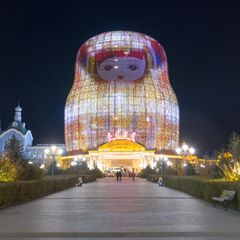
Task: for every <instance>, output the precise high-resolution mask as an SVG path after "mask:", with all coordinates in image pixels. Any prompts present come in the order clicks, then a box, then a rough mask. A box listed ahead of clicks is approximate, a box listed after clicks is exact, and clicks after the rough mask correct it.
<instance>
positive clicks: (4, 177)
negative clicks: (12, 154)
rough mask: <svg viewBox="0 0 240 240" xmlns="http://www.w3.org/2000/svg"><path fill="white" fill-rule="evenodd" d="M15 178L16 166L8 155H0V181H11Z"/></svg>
mask: <svg viewBox="0 0 240 240" xmlns="http://www.w3.org/2000/svg"><path fill="white" fill-rule="evenodd" d="M16 179H17V166H16V165H15V164H14V163H13V162H12V161H11V160H10V158H9V157H8V156H1V157H0V182H12V181H15V180H16Z"/></svg>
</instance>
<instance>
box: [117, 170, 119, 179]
mask: <svg viewBox="0 0 240 240" xmlns="http://www.w3.org/2000/svg"><path fill="white" fill-rule="evenodd" d="M118 179H119V172H118V171H117V181H118Z"/></svg>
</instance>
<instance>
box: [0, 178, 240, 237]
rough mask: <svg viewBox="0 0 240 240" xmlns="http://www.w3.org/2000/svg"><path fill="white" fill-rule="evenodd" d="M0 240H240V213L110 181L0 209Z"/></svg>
mask: <svg viewBox="0 0 240 240" xmlns="http://www.w3.org/2000/svg"><path fill="white" fill-rule="evenodd" d="M0 239H27V240H28V239H32V240H33V239H34V240H49V239H68V240H70V239H91V240H93V239H131V240H134V239H166V240H174V239H177V240H183V239H196V240H200V239H209V240H223V239H224V240H226V239H236V240H237V239H238V240H239V239H240V214H239V212H236V211H234V210H228V211H224V210H223V209H222V208H220V207H218V208H213V207H212V206H211V205H210V204H209V203H206V202H204V201H202V200H198V199H195V198H193V197H191V196H189V195H187V194H185V193H182V192H178V191H175V190H172V189H169V188H166V187H159V186H158V185H157V184H153V183H150V182H148V181H146V180H144V179H139V178H137V179H136V181H135V182H132V181H131V179H129V178H124V179H123V180H122V182H116V179H113V178H107V179H102V180H98V181H97V182H94V183H89V184H84V185H83V186H82V187H74V188H71V189H68V190H65V191H62V192H59V193H55V194H52V195H49V196H47V197H43V198H41V199H38V200H35V201H31V202H28V203H25V204H22V205H19V206H15V207H10V208H7V209H4V210H0Z"/></svg>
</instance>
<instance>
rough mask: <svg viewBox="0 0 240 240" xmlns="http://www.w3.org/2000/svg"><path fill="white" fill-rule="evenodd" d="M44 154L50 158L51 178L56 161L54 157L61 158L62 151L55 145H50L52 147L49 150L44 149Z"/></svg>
mask: <svg viewBox="0 0 240 240" xmlns="http://www.w3.org/2000/svg"><path fill="white" fill-rule="evenodd" d="M44 153H45V154H46V155H48V156H50V157H51V159H52V164H51V165H52V166H51V175H52V176H53V175H54V164H55V161H56V156H61V155H62V153H63V150H62V149H61V148H58V147H57V146H55V145H52V146H50V148H46V149H45V150H44Z"/></svg>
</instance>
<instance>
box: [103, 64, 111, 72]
mask: <svg viewBox="0 0 240 240" xmlns="http://www.w3.org/2000/svg"><path fill="white" fill-rule="evenodd" d="M112 68H113V67H112V66H111V65H105V66H104V67H103V69H104V70H105V71H110V70H112Z"/></svg>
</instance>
